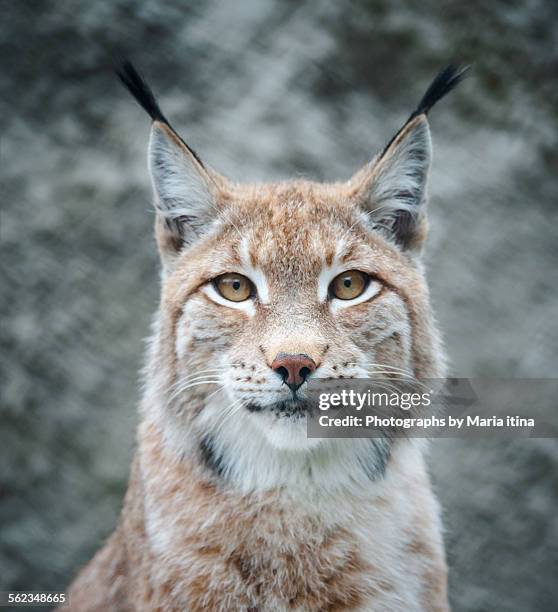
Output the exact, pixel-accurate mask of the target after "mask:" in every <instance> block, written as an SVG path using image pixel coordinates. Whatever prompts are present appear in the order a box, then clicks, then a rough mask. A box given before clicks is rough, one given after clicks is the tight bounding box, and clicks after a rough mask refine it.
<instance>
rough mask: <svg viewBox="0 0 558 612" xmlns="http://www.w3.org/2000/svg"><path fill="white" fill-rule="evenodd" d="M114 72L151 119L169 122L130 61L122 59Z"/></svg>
mask: <svg viewBox="0 0 558 612" xmlns="http://www.w3.org/2000/svg"><path fill="white" fill-rule="evenodd" d="M115 72H116V74H117V75H118V78H119V79H120V80H121V81H122V83H123V84H124V86H125V87H126V89H128V91H129V92H130V93H131V94H132V95H133V96H134V98H135V99H136V101H137V103H138V104H139V105H140V106H141V107H142V108H143V109H144V110H145V111H146V112H147V114H148V115H149V116H150V117H151V119H153V121H161V122H162V123H166V124H167V125H168V124H169V122H168V121H167V119H166V117H165V116H164V115H163V113H162V112H161V109H160V108H159V105H158V104H157V100H156V99H155V96H154V95H153V92H152V91H151V88H150V87H149V85H148V84H147V83H146V82H145V80H144V78H143V77H142V76H141V75H140V73H139V72H138V71H137V70H136V69H135V68H134V65H133V64H132V63H131V62H129V61H128V60H125V61H123V62H122V63H121V64H120V65H119V66H118V67H116V68H115Z"/></svg>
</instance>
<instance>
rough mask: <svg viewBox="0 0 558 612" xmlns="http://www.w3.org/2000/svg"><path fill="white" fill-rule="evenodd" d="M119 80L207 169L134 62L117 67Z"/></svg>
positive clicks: (123, 63)
mask: <svg viewBox="0 0 558 612" xmlns="http://www.w3.org/2000/svg"><path fill="white" fill-rule="evenodd" d="M114 71H115V72H116V74H117V76H118V78H119V79H120V80H121V81H122V83H123V84H124V86H125V87H126V89H127V90H128V91H129V92H130V93H131V94H132V95H133V96H134V98H135V99H136V102H137V103H138V104H139V105H140V106H141V107H142V108H143V109H144V110H145V111H146V112H147V114H148V115H149V116H150V117H151V119H152V120H153V121H160V122H161V123H164V124H166V125H167V126H168V127H169V128H170V129H171V130H172V131H173V133H174V134H175V135H176V137H177V138H178V139H179V140H180V142H182V144H183V145H184V146H185V147H186V148H187V149H188V151H190V153H191V154H192V155H193V156H194V157H195V159H196V161H197V162H198V164H199V165H200V166H201V167H202V168H205V166H204V165H203V162H202V160H201V159H200V156H199V155H198V154H197V153H196V152H195V151H194V149H192V147H190V146H188V145H187V144H186V142H184V140H183V138H182V137H181V136H180V135H179V134H178V133H177V132H176V130H175V129H174V128H173V127H172V125H171V124H170V123H169V121H168V119H167V118H166V117H165V115H163V111H162V110H161V109H160V108H159V104H158V103H157V100H156V99H155V95H154V94H153V92H152V91H151V87H149V85H148V84H147V83H146V81H145V79H144V78H143V77H142V76H141V74H140V73H139V72H138V71H137V70H136V68H135V67H134V65H133V64H132V62H130V61H128V60H123V61H122V62H121V63H120V64H119V65H118V66H116V67H115V69H114Z"/></svg>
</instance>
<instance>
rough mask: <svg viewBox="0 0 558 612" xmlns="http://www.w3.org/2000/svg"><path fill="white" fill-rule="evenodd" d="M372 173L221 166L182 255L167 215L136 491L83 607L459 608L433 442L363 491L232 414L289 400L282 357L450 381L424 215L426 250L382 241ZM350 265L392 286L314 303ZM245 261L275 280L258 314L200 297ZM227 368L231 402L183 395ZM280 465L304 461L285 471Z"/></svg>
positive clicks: (133, 478) (414, 445)
mask: <svg viewBox="0 0 558 612" xmlns="http://www.w3.org/2000/svg"><path fill="white" fill-rule="evenodd" d="M404 137H405V134H403V135H402V136H401V137H400V138H398V140H396V142H395V143H394V145H393V146H394V147H397V146H399V143H400V140H401V138H404ZM176 144H177V143H175V145H176ZM198 171H199V172H202V170H201V169H200V168H198ZM375 172H377V169H375V167H374V165H372V166H370V167H369V168H367V169H365V170H364V171H362V172H361V173H360V175H359V176H358V177H357V178H355V179H353V180H352V181H350V182H349V183H346V184H344V183H343V184H341V183H339V184H333V185H322V184H316V183H311V182H304V181H301V182H289V183H281V184H271V185H247V186H246V185H234V184H231V183H228V182H227V181H225V180H224V179H222V178H217V175H216V174H214V173H213V172H212V171H211V181H212V185H213V187H214V186H215V185H218V193H216V195H215V201H214V202H213V203H212V207H213V209H214V217H213V225H212V226H211V228H210V229H209V230H208V231H207V233H206V234H203V235H202V236H200V237H199V239H197V240H196V241H194V242H193V243H192V244H190V245H188V246H187V247H185V248H182V247H181V245H180V242H179V240H178V239H177V236H176V235H173V234H172V232H171V230H170V228H169V226H168V225H167V224H166V221H165V220H164V219H163V218H162V217H159V218H158V221H157V230H156V231H157V239H158V243H159V247H160V250H161V255H162V257H163V260H164V263H165V275H164V278H163V285H162V293H161V303H160V308H159V313H158V316H157V319H156V324H155V331H154V336H153V341H152V345H151V349H150V354H149V360H148V368H147V371H146V391H145V395H144V399H143V402H142V407H141V424H140V427H139V431H138V445H137V451H136V456H135V459H134V462H133V466H132V471H131V475H130V483H129V488H128V492H127V495H126V499H125V502H124V507H123V510H122V515H121V519H120V522H119V525H118V527H117V529H116V531H115V532H114V534H113V535H112V536H111V537H110V539H109V540H108V541H107V543H106V544H105V546H104V547H103V548H102V549H101V550H100V551H99V552H98V553H97V555H96V556H95V558H94V559H93V560H92V561H91V562H90V563H89V564H88V565H87V566H86V567H85V568H84V569H83V570H82V571H81V573H80V574H79V575H78V577H77V578H76V580H75V582H74V583H73V584H72V586H71V588H70V591H69V595H70V602H71V607H72V610H79V611H80V612H85V611H88V610H103V611H104V610H146V611H147V610H149V611H153V610H164V611H173V610H177V611H178V610H189V611H191V612H196V611H198V610H215V611H229V610H239V611H242V610H243V611H249V610H252V611H255V610H258V611H262V612H263V611H282V610H299V611H326V610H328V611H334V610H377V611H386V612H387V611H389V612H394V611H398V610H401V611H403V610H404V611H412V610H416V611H419V610H420V611H426V610H429V611H438V612H442V611H445V610H448V604H447V595H446V566H445V561H444V552H443V544H442V538H441V524H440V519H439V510H438V506H437V503H436V500H435V499H434V497H433V494H432V492H431V489H430V483H429V478H428V475H427V472H426V468H425V464H424V459H423V447H424V445H423V444H420V443H419V442H417V441H413V440H410V441H409V440H399V441H397V442H395V443H394V446H393V448H392V452H391V456H390V458H389V461H388V463H387V467H386V469H385V473H383V474H380V475H378V477H377V478H372V479H367V478H365V476H364V475H362V474H361V473H360V472H358V471H357V470H356V468H355V473H347V474H344V473H342V471H341V472H339V471H336V470H338V466H336V465H335V461H334V460H330V459H329V455H328V452H329V451H323V457H322V458H321V459H320V462H319V463H318V462H317V463H316V464H313V463H312V461H314V459H307V457H311V456H312V457H314V456H317V453H319V452H322V451H320V450H319V449H318V450H311V449H305V448H301V449H295V450H290V449H286V450H285V449H282V448H279V447H278V448H275V447H274V444H273V443H272V442H270V443H269V445H268V446H266V444H267V442H265V440H264V438H265V436H266V435H267V430H265V425H261V423H266V422H267V421H262V419H266V418H267V417H265V416H264V415H263V414H258V413H256V414H250V413H249V412H248V411H247V410H246V409H245V408H243V406H244V404H238V407H237V409H236V410H235V411H234V412H228V406H229V405H232V404H233V401H234V400H235V399H237V398H240V399H242V398H247V397H250V398H252V400H253V398H258V397H267V395H266V394H268V393H271V392H273V393H280V392H283V391H282V390H281V389H280V385H279V384H278V383H277V385H276V386H277V387H278V390H272V391H270V389H271V388H272V386H273V385H274V384H275V383H274V381H275V378H273V376H274V373H273V372H271V370H270V364H271V362H272V361H273V359H274V357H275V355H277V354H278V353H279V352H293V353H306V354H307V355H309V356H310V357H311V358H312V359H313V360H314V361H315V363H316V365H317V366H318V370H317V371H316V373H317V374H318V373H320V372H323V373H324V374H323V375H324V376H328V377H333V378H336V377H351V376H354V375H355V369H354V368H355V366H354V364H355V363H362V365H361V366H359V367H360V368H361V369H360V370H359V372H360V375H361V376H362V375H363V374H362V372H364V371H366V367H365V365H364V364H365V360H369V361H371V362H374V363H381V364H385V365H389V366H393V367H398V368H404V369H406V370H408V371H410V372H412V374H413V375H414V376H415V377H416V378H434V377H440V376H442V375H443V373H444V360H443V355H442V351H441V348H440V342H439V339H438V335H437V332H436V329H435V326H434V323H433V319H432V314H431V308H430V304H429V298H428V289H427V286H426V282H425V279H424V276H423V272H422V267H421V264H420V260H419V258H418V257H417V256H416V253H415V250H416V248H419V247H420V245H421V244H422V242H423V240H424V238H425V235H426V229H425V221H424V223H422V224H421V225H420V227H419V228H418V229H417V231H416V233H415V237H414V243H413V245H412V246H413V249H414V250H413V252H411V250H409V251H407V250H404V249H401V248H399V247H398V246H397V245H395V244H394V243H393V242H392V241H390V239H389V237H386V236H385V235H382V233H380V232H377V231H372V230H371V229H370V227H369V226H368V225H367V223H366V219H365V217H364V216H363V215H362V214H361V213H362V207H361V206H362V201H363V199H365V194H364V193H363V190H365V189H367V188H368V187H367V185H368V183H369V182H370V180H373V179H374V173H375ZM206 178H207V177H206ZM246 251H247V252H246ZM246 258H248V261H246ZM336 258H338V259H340V261H339V265H341V266H344V267H345V269H359V270H363V271H365V272H366V273H368V274H370V275H372V276H373V277H374V278H376V279H378V282H379V283H380V284H381V286H382V289H381V291H380V292H379V293H378V294H377V295H376V296H375V297H373V298H372V299H370V300H369V301H367V302H363V303H360V304H357V305H355V306H353V307H348V308H343V309H341V310H338V311H336V312H335V313H333V312H332V311H331V310H330V307H329V306H328V302H327V301H326V302H323V303H321V302H320V301H319V300H318V298H317V291H318V278H319V275H320V273H321V271H322V270H323V269H324V267H325V268H326V269H327V267H328V266H331V265H333V263H334V261H336ZM242 266H245V267H246V266H252V267H253V268H254V269H257V270H258V274H260V273H261V275H263V277H265V279H266V282H267V285H268V286H269V301H268V303H256V305H255V307H254V312H253V314H249V313H247V312H244V311H240V310H236V309H233V308H227V307H226V306H222V305H220V304H217V303H215V302H214V301H212V299H211V298H210V297H208V295H207V294H206V293H204V292H203V287H204V286H205V284H206V283H207V282H208V281H210V280H211V279H212V278H214V277H215V276H217V275H219V274H222V273H224V272H227V271H230V270H233V271H240V270H241V269H242ZM217 363H218V364H219V367H222V371H221V372H220V373H219V374H218V375H217V374H215V376H218V377H219V380H220V383H219V384H221V386H222V389H221V391H219V387H218V386H216V384H214V383H213V382H208V384H199V385H196V386H192V387H191V388H189V389H188V390H187V391H185V392H184V393H179V394H178V395H177V394H176V393H174V392H175V390H176V388H177V387H176V385H177V384H180V383H181V381H185V380H187V378H186V377H187V376H191V375H192V374H193V373H195V372H201V371H203V370H205V369H208V368H212V367H215V364H217ZM357 375H358V372H357ZM212 394H214V395H212ZM219 411H222V414H223V419H227V420H226V422H225V421H224V422H223V423H222V425H221V426H220V425H215V424H214V423H213V421H212V420H211V419H212V418H213V417H212V416H211V415H212V414H217V415H218V414H220V412H219ZM269 423H270V427H275V426H277V427H280V425H277V424H276V422H275V421H273V420H271V419H270V420H269ZM239 424H240V425H239ZM237 426H238V427H239V429H238V431H239V433H238V434H235V435H236V436H237V437H235V438H231V439H226V440H225V439H224V438H223V439H224V442H223V449H224V451H223V453H224V454H223V457H224V458H223V459H222V462H223V463H224V464H225V466H226V467H225V469H224V473H219V470H216V469H212V466H211V462H209V463H208V461H204V457H203V453H202V452H201V451H200V449H201V448H202V447H201V446H200V445H201V441H202V438H203V436H204V435H205V434H206V432H207V431H208V430H211V432H212V436H213V438H215V439H217V440H220V438H219V436H220V435H222V434H223V430H224V428H225V427H227V428H229V427H237ZM219 427H221V429H220V428H219ZM211 428H213V429H211ZM258 428H261V429H258ZM235 431H236V430H235ZM245 431H246V432H248V433H247V434H246V435H247V438H246V440H243V439H242V438H241V436H242V435H243V433H244V432H245ZM258 432H260V433H259V434H258ZM231 435H232V434H231ZM278 435H282V433H281V431H280V432H279V434H278ZM258 436H259V438H261V445H262V446H261V448H265V449H267V450H266V451H265V452H264V451H262V452H261V453H260V454H258V455H257V457H256V459H255V460H254V461H249V462H248V463H247V464H244V463H242V462H241V457H240V455H242V452H243V445H246V448H248V446H249V445H250V444H252V443H254V444H255V443H256V442H257V444H260V440H259V438H258ZM213 438H212V439H213ZM255 438H258V440H256V442H254V439H255ZM237 443H238V446H235V444H237ZM352 444H353V441H352V440H345V441H342V442H340V443H339V448H340V449H342V450H341V451H339V452H345V451H346V452H352V451H351V450H350V449H351V448H352V447H350V445H352ZM254 448H256V447H254ZM257 448H260V447H259V446H258V447H257ZM320 448H321V447H320ZM336 448H337V447H336ZM254 452H255V451H254ZM235 453H236V454H235ZM312 453H314V455H312ZM281 461H285V462H291V463H289V465H292V466H295V467H293V469H292V470H289V469H287V470H284V471H282V468H281ZM328 461H331V466H330V467H327V466H328V465H330V464H328V463H327V462H328ZM266 462H269V470H267V468H266V466H267V463H266ZM238 466H244V468H241V467H238ZM246 466H248V467H249V470H251V472H250V474H251V476H249V475H248V474H247V473H246V474H245V472H243V471H242V470H246V469H247V468H246ZM297 466H298V467H297ZM301 466H306V467H301ZM324 466H325V467H324ZM213 468H215V466H213ZM322 469H323V470H324V473H325V474H326V477H325V478H326V480H325V481H319V477H320V474H319V472H320V470H322ZM266 470H267V471H266ZM273 470H275V472H273ZM313 470H314V471H313ZM327 470H331V480H328V479H327V474H329V472H328V471H327ZM268 472H269V473H272V472H273V474H274V475H273V476H269V475H268ZM273 478H276V484H273V482H275V481H273ZM324 482H325V483H326V484H324ZM269 483H271V484H269Z"/></svg>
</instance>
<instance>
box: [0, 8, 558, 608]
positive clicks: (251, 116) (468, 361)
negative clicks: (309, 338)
mask: <svg viewBox="0 0 558 612" xmlns="http://www.w3.org/2000/svg"><path fill="white" fill-rule="evenodd" d="M0 9H1V13H0V14H1V15H2V21H1V25H0V111H1V112H0V124H1V131H0V137H1V141H0V155H1V158H0V163H1V165H0V172H1V184H2V197H1V202H0V206H1V228H0V229H1V249H2V252H1V258H0V266H1V270H2V285H1V291H0V308H1V316H2V325H1V328H0V342H1V354H0V367H1V372H2V375H1V376H2V379H1V396H2V403H1V413H0V590H2V589H4V590H5V589H8V588H11V589H50V590H58V589H63V588H64V587H65V586H66V585H67V584H68V582H69V581H70V579H71V578H72V576H73V575H74V573H75V572H76V570H77V569H78V567H79V566H80V565H81V564H82V563H84V562H85V561H86V560H88V558H89V557H90V556H91V555H92V553H93V552H94V551H95V550H96V549H97V548H98V547H99V546H100V544H101V543H102V542H103V539H104V538H105V537H106V536H107V535H108V534H109V533H110V531H111V530H112V529H113V527H114V525H115V521H116V518H117V515H118V511H119V507H120V504H121V499H122V495H123V493H124V490H125V486H126V479H127V472H128V464H129V459H130V456H131V452H132V448H133V443H134V427H135V423H136V413H135V407H136V403H137V400H138V395H139V385H138V375H137V372H138V369H139V368H140V366H141V364H142V352H143V346H144V344H143V339H144V337H145V336H146V335H147V334H148V329H149V323H150V316H151V313H152V312H153V311H154V309H155V308H156V305H157V292H158V262H157V257H156V253H155V247H154V242H153V239H152V223H153V214H152V212H151V206H150V187H149V182H148V176H147V172H146V164H145V157H146V144H147V137H148V129H149V121H148V118H147V116H146V115H145V114H144V113H143V112H142V111H141V110H140V109H139V108H138V107H137V106H136V105H135V104H134V102H133V101H132V99H131V98H130V97H129V95H128V94H127V93H126V92H124V90H123V89H122V88H121V87H120V86H119V84H118V83H117V82H116V80H115V78H114V76H113V74H112V72H111V58H112V57H117V56H128V57H131V58H132V59H133V60H134V61H135V62H136V63H137V64H138V65H139V66H140V67H141V69H142V71H143V72H144V73H145V75H146V76H147V77H148V78H149V81H150V82H151V83H152V85H153V87H154V89H155V90H156V91H157V92H158V94H159V96H160V99H161V103H162V105H163V108H164V109H165V111H166V113H167V115H168V116H169V117H170V118H171V119H172V121H173V124H174V125H175V126H176V127H177V128H178V129H179V131H180V132H181V133H182V135H183V136H184V137H185V138H186V140H187V141H188V142H189V143H190V144H191V145H192V146H194V147H195V148H196V149H197V150H198V151H199V152H200V153H201V154H202V157H203V158H204V159H205V160H207V161H208V162H209V163H210V164H211V165H213V166H215V167H216V168H218V169H219V170H220V171H222V172H223V173H226V174H228V175H229V176H230V177H232V178H234V179H237V180H264V179H281V178H288V177H289V176H292V175H304V176H307V177H311V178H315V179H341V178H346V177H349V176H350V174H351V172H352V171H353V170H354V169H356V168H357V167H358V166H359V165H360V164H362V163H364V162H365V161H367V160H368V159H369V158H370V157H371V155H372V154H373V153H374V152H376V151H378V150H379V149H380V148H381V147H382V146H383V144H384V143H385V142H386V140H387V139H388V138H389V137H390V135H391V134H392V133H393V132H394V130H396V129H397V128H398V127H399V126H400V125H401V123H402V121H403V120H404V119H405V118H406V116H407V115H408V113H409V111H410V110H411V109H412V107H413V105H414V104H415V103H416V102H417V100H418V99H419V97H420V95H421V94H422V93H423V91H424V89H425V86H426V85H427V84H428V83H429V81H430V79H431V78H432V76H433V75H434V74H435V73H436V72H437V71H438V69H439V68H440V67H441V66H442V65H444V64H446V63H447V62H448V61H449V60H452V59H458V60H460V61H463V62H468V63H472V64H473V69H472V71H471V76H470V78H469V79H468V80H467V81H466V82H465V83H464V84H463V85H462V86H461V87H460V88H459V90H458V91H456V92H455V93H454V94H452V95H451V96H450V97H449V98H447V99H446V100H444V101H443V102H442V103H440V105H439V107H437V108H436V109H435V111H434V112H433V113H432V117H431V126H432V132H433V139H434V144H435V160H434V166H433V172H432V179H431V204H430V212H431V219H432V233H431V241H430V246H429V249H428V252H427V264H428V267H429V276H430V281H431V285H432V294H433V301H434V305H435V307H436V311H437V313H438V317H439V321H440V324H441V326H442V328H443V330H444V331H445V337H446V340H447V346H448V350H449V354H450V356H451V358H452V372H453V373H454V374H455V375H458V376H494V377H516V378H521V377H556V375H557V370H558V359H557V358H558V350H557V347H558V325H557V322H556V317H557V315H558V272H557V269H558V206H557V201H556V200H557V197H556V194H557V193H558V153H557V147H556V145H557V118H558V97H557V93H558V78H557V77H558V4H557V3H556V2H553V1H552V0H506V1H504V0H492V1H491V2H481V1H480V0H470V1H469V2H457V1H455V2H444V3H439V2H434V1H432V0H407V1H403V0H389V1H388V0H369V1H364V0H360V1H355V2H335V1H333V0H324V1H322V2H300V1H298V2H295V1H285V0H283V1H279V0H277V1H273V0H241V1H238V2H227V1H224V0H223V1H216V0H210V1H207V2H204V3H200V2H185V1H181V0H160V1H155V0H115V1H106V2H85V1H83V2H81V1H77V0H73V1H71V0H57V1H56V2H55V1H54V0H52V1H47V0H38V1H34V2H16V1H15V0H12V1H7V0H0ZM557 446H558V445H557V444H556V441H555V440H552V439H544V440H543V439H539V440H529V439H525V440H517V441H507V442H504V441H500V442H497V443H496V442H494V441H484V442H482V443H481V442H478V441H477V442H474V441H464V440H460V441H457V440H443V441H442V440H440V441H436V442H435V443H434V444H433V450H432V455H431V466H432V473H433V477H434V481H435V484H436V489H437V491H438V492H439V495H440V498H441V501H442V503H443V506H444V509H445V523H446V528H447V533H446V541H447V548H448V557H449V564H450V571H451V573H450V589H451V600H452V603H453V606H454V608H455V610H472V611H479V612H481V611H508V610H509V611H511V610H513V611H521V612H526V611H531V610H532V611H535V610H536V611H537V612H544V611H551V610H556V605H557V604H556V601H557V599H558V581H557V576H558V552H557V551H558V519H557V518H556V508H557V507H558V448H557Z"/></svg>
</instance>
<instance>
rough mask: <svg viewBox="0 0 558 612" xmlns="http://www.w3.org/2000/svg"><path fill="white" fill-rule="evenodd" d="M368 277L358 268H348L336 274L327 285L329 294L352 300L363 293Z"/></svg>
mask: <svg viewBox="0 0 558 612" xmlns="http://www.w3.org/2000/svg"><path fill="white" fill-rule="evenodd" d="M368 280H369V277H368V275H367V274H365V273H364V272H361V271H360V270H348V271H347V272H342V273H341V274H339V275H337V276H336V277H335V278H334V279H333V280H332V281H331V284H330V285H329V292H330V295H332V296H333V297H336V298H338V299H339V300H354V299H355V298H357V297H359V296H360V295H362V294H363V292H364V290H365V289H366V287H367V285H368Z"/></svg>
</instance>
